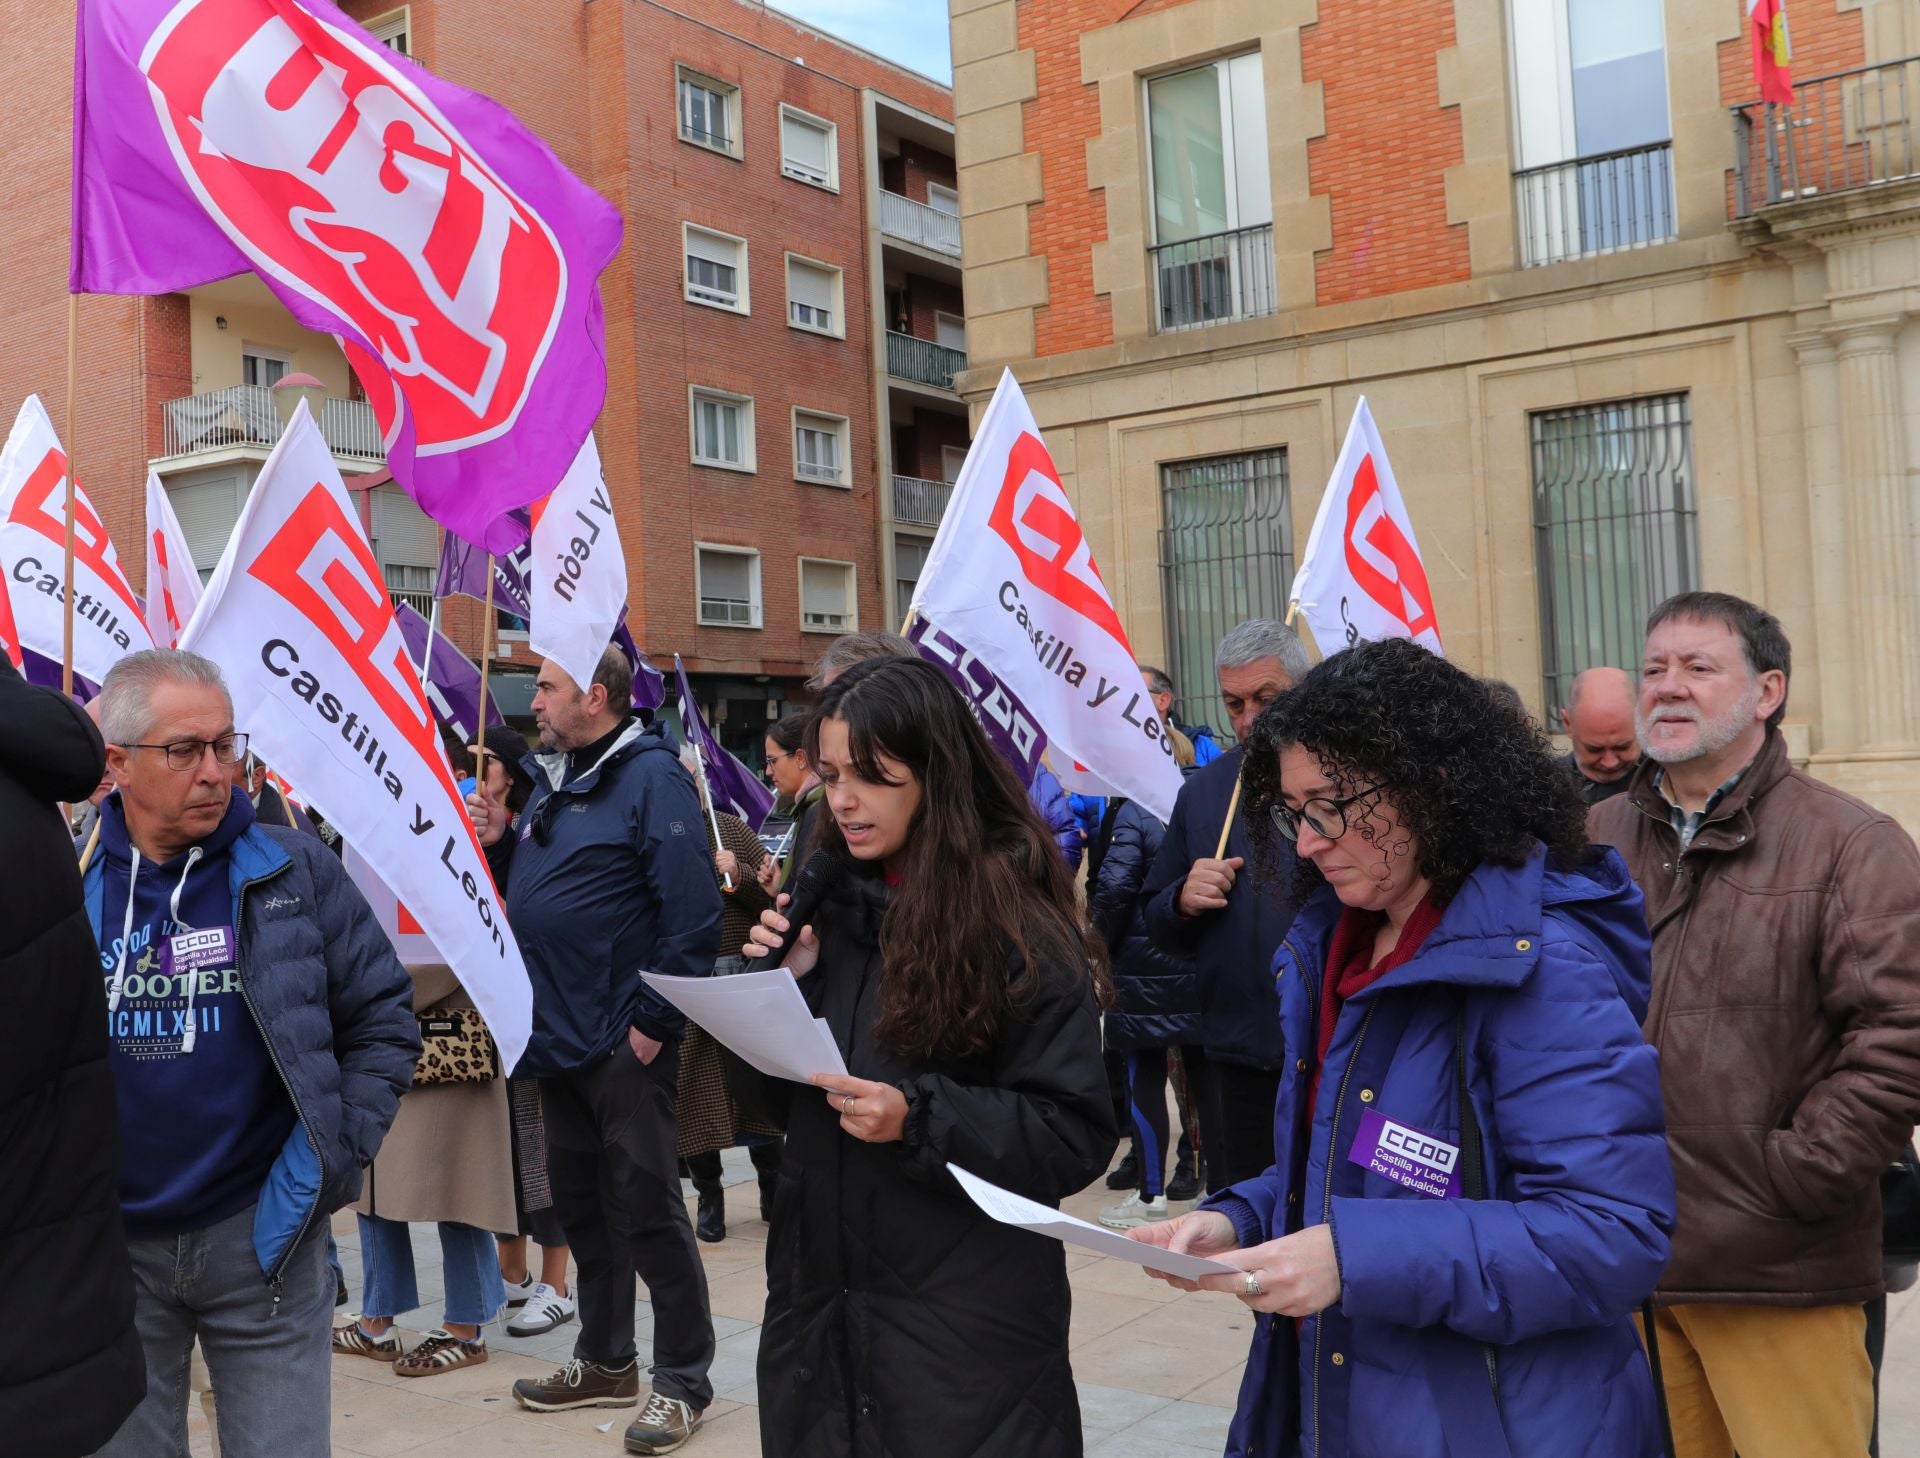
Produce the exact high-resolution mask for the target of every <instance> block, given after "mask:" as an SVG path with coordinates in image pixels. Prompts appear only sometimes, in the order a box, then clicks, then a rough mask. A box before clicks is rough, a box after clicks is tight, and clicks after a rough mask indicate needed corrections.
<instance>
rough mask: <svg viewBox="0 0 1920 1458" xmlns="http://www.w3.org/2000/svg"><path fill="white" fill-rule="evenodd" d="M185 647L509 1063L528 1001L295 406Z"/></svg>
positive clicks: (409, 687)
mask: <svg viewBox="0 0 1920 1458" xmlns="http://www.w3.org/2000/svg"><path fill="white" fill-rule="evenodd" d="M180 646H181V647H183V648H190V649H192V650H193V651H194V652H196V653H202V654H205V655H206V656H207V657H209V658H211V659H212V660H213V661H214V662H215V663H218V664H219V665H220V667H221V670H222V672H223V673H224V674H225V675H226V680H227V687H228V689H229V690H231V691H232V694H233V711H234V718H235V720H236V722H237V723H238V724H239V725H240V727H241V728H243V729H245V730H246V731H247V732H248V733H249V734H251V735H252V736H253V742H254V745H255V747H256V748H258V749H259V751H260V754H261V757H262V758H264V759H265V760H267V761H268V763H270V764H271V765H272V766H273V768H274V769H275V771H277V772H278V773H280V774H282V775H284V776H285V777H286V778H287V779H288V780H290V781H291V782H292V783H294V784H296V785H298V786H300V789H301V791H302V793H303V794H304V795H305V796H306V798H307V800H308V802H309V803H310V804H312V805H314V806H315V807H316V808H317V809H319V810H320V812H321V813H322V814H323V815H325V816H326V818H327V819H328V820H330V821H331V822H333V824H334V825H335V826H336V827H337V828H338V829H339V831H340V833H341V834H342V835H343V836H344V837H345V838H346V840H347V842H348V843H349V844H350V845H352V846H353V847H354V849H355V850H356V851H358V852H359V853H360V855H362V856H364V857H365V858H366V861H367V864H368V865H369V866H370V867H372V869H373V871H374V873H375V874H377V875H378V876H379V877H380V879H381V880H382V881H384V882H385V883H386V884H387V885H388V886H391V887H392V888H393V890H394V892H395V893H396V895H397V896H398V897H399V898H400V899H401V900H403V901H404V902H405V904H406V905H407V907H408V908H409V909H410V911H411V912H412V914H413V915H414V916H415V917H416V918H418V921H419V925H420V928H421V930H422V931H423V932H424V933H425V935H426V936H428V937H430V938H431V939H432V942H433V945H434V946H436V947H438V948H439V949H440V953H441V955H442V957H443V958H444V960H445V961H446V964H447V966H448V967H450V968H451V969H452V970H453V974H454V975H455V976H456V977H458V978H459V979H460V985H461V986H462V987H464V988H465V989H466V990H467V992H468V993H470V994H471V995H472V997H473V1000H474V1002H475V1004H476V1005H477V1006H478V1007H479V1009H480V1011H481V1013H482V1014H483V1015H484V1016H485V1017H486V1020H487V1027H488V1028H489V1029H490V1030H491V1031H492V1033H493V1038H494V1042H495V1043H497V1044H498V1045H499V1048H500V1056H501V1059H502V1060H503V1062H504V1063H505V1065H506V1066H507V1067H508V1068H509V1069H511V1068H512V1067H513V1065H514V1064H515V1063H516V1062H518V1061H519V1058H520V1053H521V1051H522V1050H523V1049H524V1048H525V1047H526V1044H527V1035H528V1033H529V1031H530V1029H531V1025H532V1020H533V994H532V990H531V988H530V987H529V986H528V983H527V969H526V964H525V963H524V962H522V961H521V958H520V947H519V944H518V943H517V942H515V941H514V939H513V933H512V932H511V931H510V930H509V929H508V927H507V922H506V916H505V914H504V912H503V910H502V907H501V905H500V897H499V894H498V892H497V891H496V890H495V889H494V885H493V880H492V877H491V876H490V875H489V874H488V872H487V862H486V857H485V855H484V854H483V853H482V851H481V849H480V844H479V842H478V841H477V840H476V839H475V838H474V834H473V827H472V825H471V824H470V823H469V822H468V820H467V813H466V807H465V805H464V803H463V802H462V800H461V797H460V793H459V791H458V790H457V789H456V788H455V786H454V782H453V774H452V771H451V770H450V769H449V768H448V767H447V762H446V759H445V757H444V756H443V755H442V754H441V751H440V731H439V729H438V728H437V727H436V726H435V724H434V721H433V715H432V714H431V713H430V712H429V711H428V708H427V700H426V696H425V695H424V694H423V693H422V692H421V690H420V680H419V676H418V670H417V669H416V668H415V666H414V664H413V663H412V662H411V661H410V660H409V657H408V654H407V649H406V644H405V643H404V642H403V641H402V639H401V636H400V625H399V624H398V623H397V622H395V621H394V616H393V605H392V602H391V600H390V599H389V598H388V596H387V589H386V585H385V583H384V581H383V580H382V578H381V575H380V567H379V564H378V563H377V562H376V561H375V560H374V556H373V548H372V547H371V546H370V545H369V544H368V542H367V538H366V535H365V533H364V532H363V531H362V530H361V527H360V518H359V516H358V515H357V514H356V513H355V511H354V509H353V506H352V504H351V503H350V502H349V501H348V499H347V490H346V487H345V486H344V485H342V484H341V481H340V472H339V470H338V468H337V467H335V465H334V463H333V453H332V452H331V451H330V450H329V449H328V447H327V444H326V442H325V441H324V440H322V439H321V436H320V430H319V427H317V426H316V425H315V424H314V423H313V417H312V416H311V415H309V414H308V413H307V408H306V406H305V404H302V405H301V406H300V408H299V409H298V410H297V411H296V412H295V414H294V417H293V422H292V424H290V425H289V426H288V427H287V429H286V433H285V434H284V435H283V436H282V437H281V439H280V444H279V445H277V446H275V447H274V450H273V454H272V455H271V456H269V457H268V458H267V464H266V465H265V467H263V468H262V470H261V472H260V479H259V480H258V481H257V482H255V483H254V487H253V491H252V494H251V495H249V496H248V498H247V504H246V507H245V508H244V509H243V510H242V511H241V513H240V520H239V523H238V524H237V525H236V526H235V527H234V529H233V537H232V539H231V540H230V541H229V542H228V543H227V550H226V552H225V553H224V554H223V555H222V556H221V558H220V565H219V566H218V567H217V568H215V569H214V574H213V578H212V580H211V581H209V582H208V583H207V590H206V596H205V597H204V598H203V599H202V601H201V603H200V609H199V611H198V612H196V613H195V614H194V616H193V620H192V621H191V622H190V623H188V624H187V631H186V635H185V638H184V640H183V641H182V643H181V645H180Z"/></svg>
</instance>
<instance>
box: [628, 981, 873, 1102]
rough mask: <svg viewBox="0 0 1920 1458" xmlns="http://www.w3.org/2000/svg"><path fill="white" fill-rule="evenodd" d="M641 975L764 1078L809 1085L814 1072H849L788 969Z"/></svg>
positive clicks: (649, 984) (827, 1030) (656, 990)
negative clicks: (724, 974)
mask: <svg viewBox="0 0 1920 1458" xmlns="http://www.w3.org/2000/svg"><path fill="white" fill-rule="evenodd" d="M640 976H641V977H642V978H643V979H644V980H645V982H646V984H647V986H649V987H651V988H652V989H653V990H654V991H655V992H657V993H659V994H660V995H661V996H662V997H664V998H665V999H666V1000H667V1001H668V1002H670V1003H672V1004H673V1005H674V1006H675V1007H677V1008H679V1009H680V1011H681V1012H683V1013H685V1014H686V1015H687V1016H688V1017H689V1018H691V1019H692V1020H693V1021H694V1022H696V1023H698V1024H699V1025H700V1026H701V1027H702V1028H704V1029H705V1030H706V1032H707V1035H708V1036H709V1037H711V1038H712V1039H713V1040H714V1041H715V1042H717V1043H720V1044H722V1045H724V1046H725V1047H727V1048H730V1049H732V1050H733V1051H734V1052H735V1053H737V1054H739V1055H740V1056H741V1057H742V1058H744V1059H745V1060H746V1061H747V1062H748V1063H751V1064H752V1065H753V1066H754V1067H755V1068H757V1069H759V1070H760V1071H761V1072H762V1073H765V1074H770V1075H772V1076H773V1077H775V1078H790V1079H792V1080H793V1081H794V1082H795V1083H805V1082H806V1081H807V1080H808V1079H809V1078H811V1077H812V1076H813V1075H814V1074H816V1073H837V1074H844V1073H846V1071H847V1065H846V1062H845V1060H844V1059H842V1058H841V1056H840V1046H839V1044H837V1043H835V1042H834V1041H833V1033H832V1032H831V1031H830V1030H829V1029H828V1027H827V1025H826V1023H825V1022H824V1021H823V1020H822V1019H820V1018H816V1017H815V1016H814V1015H813V1012H812V1010H811V1009H809V1008H808V1007H807V1000H806V999H805V998H804V997H802V996H801V995H800V987H799V984H798V983H796V982H795V981H794V978H793V974H792V973H791V972H789V971H788V970H787V969H786V968H785V967H773V968H769V969H768V970H766V971H764V972H737V973H735V974H734V975H733V976H731V977H669V976H667V975H666V974H664V973H661V972H642V973H641V974H640Z"/></svg>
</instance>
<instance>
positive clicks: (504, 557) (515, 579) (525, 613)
mask: <svg viewBox="0 0 1920 1458" xmlns="http://www.w3.org/2000/svg"><path fill="white" fill-rule="evenodd" d="M514 514H515V515H521V513H514ZM487 559H488V553H487V550H486V548H485V547H476V546H474V545H473V543H472V542H469V541H467V540H466V539H465V538H463V537H460V536H458V535H456V534H455V533H453V532H448V533H446V534H445V536H443V537H442V538H441V540H440V576H439V577H438V578H437V579H436V580H435V582H434V584H433V595H434V596H435V597H471V598H474V599H476V600H478V601H480V602H485V601H486V600H487ZM530 598H531V594H530V593H529V591H528V588H527V549H526V547H524V546H520V547H516V548H515V549H514V550H513V551H511V552H507V553H503V554H500V555H496V556H494V557H493V605H494V606H495V607H497V608H501V609H504V610H505V611H507V612H510V613H512V614H513V615H514V616H515V617H516V618H531V617H532V616H533V605H532V602H531V601H530Z"/></svg>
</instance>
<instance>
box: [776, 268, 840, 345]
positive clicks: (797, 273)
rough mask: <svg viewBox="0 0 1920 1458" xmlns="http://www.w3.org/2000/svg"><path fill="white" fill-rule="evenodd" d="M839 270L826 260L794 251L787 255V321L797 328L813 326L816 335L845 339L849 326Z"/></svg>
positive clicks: (810, 327)
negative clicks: (843, 311)
mask: <svg viewBox="0 0 1920 1458" xmlns="http://www.w3.org/2000/svg"><path fill="white" fill-rule="evenodd" d="M840 305H841V274H840V270H839V269H837V268H834V267H832V266H831V265H829V264H825V263H814V262H812V261H811V260H809V259H805V258H800V257H798V256H796V255H794V254H792V253H789V254H788V255H787V322H788V323H789V324H791V325H792V326H793V327H794V328H795V329H811V330H812V331H813V332H814V333H816V334H831V335H834V336H835V337H836V338H844V337H845V335H846V332H847V331H846V325H845V323H844V321H843V320H842V319H841V316H840Z"/></svg>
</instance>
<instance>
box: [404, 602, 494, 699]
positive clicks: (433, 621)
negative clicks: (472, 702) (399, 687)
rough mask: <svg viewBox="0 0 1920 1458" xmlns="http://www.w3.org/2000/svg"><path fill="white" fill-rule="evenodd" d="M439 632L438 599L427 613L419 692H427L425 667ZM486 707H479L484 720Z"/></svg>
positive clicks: (421, 652)
mask: <svg viewBox="0 0 1920 1458" xmlns="http://www.w3.org/2000/svg"><path fill="white" fill-rule="evenodd" d="M439 631H440V599H439V598H437V597H436V598H435V599H434V600H433V606H432V607H431V608H430V609H428V611H427V646H426V647H424V648H422V649H421V650H420V692H421V693H423V694H424V693H425V692H426V691H427V665H428V664H429V663H430V662H432V660H433V635H434V634H435V633H438V632H439ZM486 707H487V706H486V705H485V704H482V705H481V706H480V708H481V710H482V713H481V715H480V717H481V718H483V719H484V718H485V717H486V714H485V712H484V711H485V709H486Z"/></svg>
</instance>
